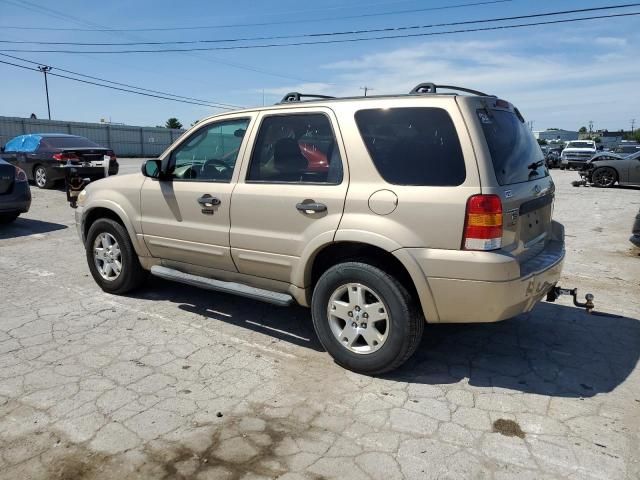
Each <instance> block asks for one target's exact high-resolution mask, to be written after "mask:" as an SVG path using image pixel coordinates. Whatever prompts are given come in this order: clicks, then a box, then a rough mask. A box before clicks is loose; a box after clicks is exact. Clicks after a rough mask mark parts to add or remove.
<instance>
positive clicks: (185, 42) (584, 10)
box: [0, 2, 640, 46]
mask: <svg viewBox="0 0 640 480" xmlns="http://www.w3.org/2000/svg"><path fill="white" fill-rule="evenodd" d="M637 6H640V2H636V3H627V4H621V5H609V6H605V7H593V8H580V9H576V10H562V11H557V12H544V13H534V14H529V15H517V16H511V17H497V18H485V19H480V20H465V21H458V22H448V23H433V24H428V25H410V26H400V27H385V28H375V29H365V30H348V31H338V32H321V33H302V34H297V35H275V36H262V37H244V38H226V39H225V38H222V39H212V40H168V41H145V42H45V41H35V40H0V43H11V44H30V45H78V46H121V45H188V44H197V43H230V42H249V41H259V40H285V39H291V38H309V37H311V38H316V37H330V36H340V35H362V34H367V33H381V32H399V31H406V30H417V29H426V28H436V27H452V26H458V25H472V24H478V23H479V24H482V23H493V22H505V21H513V20H524V19H527V18H540V17H550V16H558V15H568V14H573V13H587V12H596V11H604V10H613V9H621V8H630V7H637Z"/></svg>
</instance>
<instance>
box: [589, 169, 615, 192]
mask: <svg viewBox="0 0 640 480" xmlns="http://www.w3.org/2000/svg"><path fill="white" fill-rule="evenodd" d="M617 180H618V174H617V173H616V171H615V170H614V169H613V168H611V167H600V168H598V169H596V171H595V172H593V173H592V174H591V182H592V183H593V184H594V185H595V186H596V187H602V188H607V187H611V186H613V184H614V183H616V181H617Z"/></svg>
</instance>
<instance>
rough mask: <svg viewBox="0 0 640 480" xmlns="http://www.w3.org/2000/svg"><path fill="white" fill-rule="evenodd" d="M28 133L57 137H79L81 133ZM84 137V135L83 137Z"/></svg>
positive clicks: (44, 136)
mask: <svg viewBox="0 0 640 480" xmlns="http://www.w3.org/2000/svg"><path fill="white" fill-rule="evenodd" d="M27 135H38V136H39V137H43V138H47V137H50V138H57V137H67V138H78V137H80V135H69V134H68V133H29V134H27ZM82 138H84V137H82Z"/></svg>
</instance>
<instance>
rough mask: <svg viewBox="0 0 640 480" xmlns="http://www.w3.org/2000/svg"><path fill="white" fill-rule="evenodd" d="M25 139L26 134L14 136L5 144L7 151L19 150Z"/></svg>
mask: <svg viewBox="0 0 640 480" xmlns="http://www.w3.org/2000/svg"><path fill="white" fill-rule="evenodd" d="M23 140H24V136H22V135H20V136H19V137H16V138H12V139H11V140H9V141H8V142H7V144H6V145H5V146H4V150H5V152H19V151H20V147H21V146H22V141H23Z"/></svg>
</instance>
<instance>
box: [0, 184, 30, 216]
mask: <svg viewBox="0 0 640 480" xmlns="http://www.w3.org/2000/svg"><path fill="white" fill-rule="evenodd" d="M30 207H31V190H30V189H29V184H28V183H27V182H19V183H14V184H13V190H12V191H11V192H10V193H4V194H2V195H0V213H26V212H28V211H29V208H30Z"/></svg>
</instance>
